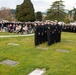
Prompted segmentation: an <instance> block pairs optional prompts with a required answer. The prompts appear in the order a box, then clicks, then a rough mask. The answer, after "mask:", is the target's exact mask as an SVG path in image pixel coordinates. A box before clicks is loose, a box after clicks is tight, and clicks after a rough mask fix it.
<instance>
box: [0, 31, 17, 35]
mask: <svg viewBox="0 0 76 75" xmlns="http://www.w3.org/2000/svg"><path fill="white" fill-rule="evenodd" d="M0 35H17V33H9V32H0Z"/></svg>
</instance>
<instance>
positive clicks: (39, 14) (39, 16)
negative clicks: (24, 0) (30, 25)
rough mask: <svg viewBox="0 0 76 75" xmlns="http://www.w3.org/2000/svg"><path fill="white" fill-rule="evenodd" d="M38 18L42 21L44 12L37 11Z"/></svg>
mask: <svg viewBox="0 0 76 75" xmlns="http://www.w3.org/2000/svg"><path fill="white" fill-rule="evenodd" d="M36 20H37V21H42V13H41V12H40V11H38V12H36Z"/></svg>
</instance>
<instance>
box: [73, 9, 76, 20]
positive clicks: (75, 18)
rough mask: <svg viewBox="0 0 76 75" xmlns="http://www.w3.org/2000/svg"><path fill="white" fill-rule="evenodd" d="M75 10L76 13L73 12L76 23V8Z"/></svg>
mask: <svg viewBox="0 0 76 75" xmlns="http://www.w3.org/2000/svg"><path fill="white" fill-rule="evenodd" d="M73 10H74V11H73V12H74V17H73V19H74V21H76V8H74V9H73Z"/></svg>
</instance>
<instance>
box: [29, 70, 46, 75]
mask: <svg viewBox="0 0 76 75" xmlns="http://www.w3.org/2000/svg"><path fill="white" fill-rule="evenodd" d="M44 73H45V69H35V70H34V71H32V72H31V73H30V74H28V75H43V74H44Z"/></svg>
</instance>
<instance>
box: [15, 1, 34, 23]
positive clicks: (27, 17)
mask: <svg viewBox="0 0 76 75" xmlns="http://www.w3.org/2000/svg"><path fill="white" fill-rule="evenodd" d="M16 18H17V20H19V21H22V22H25V21H34V20H35V13H34V7H33V4H32V2H31V1H30V0H24V2H23V3H22V4H21V5H17V7H16Z"/></svg>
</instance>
